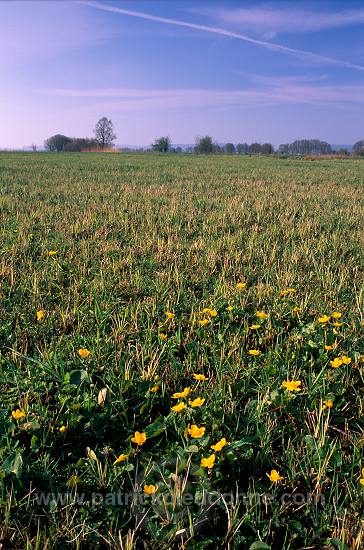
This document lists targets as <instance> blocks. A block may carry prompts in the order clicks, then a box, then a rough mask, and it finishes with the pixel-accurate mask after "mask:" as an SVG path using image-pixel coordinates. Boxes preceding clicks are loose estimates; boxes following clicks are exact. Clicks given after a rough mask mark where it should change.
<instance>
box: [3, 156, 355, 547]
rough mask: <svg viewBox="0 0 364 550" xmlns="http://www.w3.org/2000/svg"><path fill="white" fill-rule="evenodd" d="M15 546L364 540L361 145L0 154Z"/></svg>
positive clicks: (6, 438)
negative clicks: (318, 150)
mask: <svg viewBox="0 0 364 550" xmlns="http://www.w3.org/2000/svg"><path fill="white" fill-rule="evenodd" d="M0 211H1V248H0V251H1V252H0V285H1V286H0V304H1V317H0V388H1V406H0V437H1V442H0V525H1V526H0V546H1V544H2V546H1V547H2V548H14V549H16V548H19V549H23V548H26V549H28V550H36V549H37V550H38V549H47V550H50V549H57V550H59V549H66V548H77V549H93V548H112V549H120V550H121V549H128V550H130V549H131V548H145V549H147V548H148V549H170V548H178V549H179V548H181V549H182V548H186V549H188V548H193V549H205V548H206V549H209V548H215V547H216V545H220V546H221V547H222V548H229V549H247V550H249V549H250V550H269V549H272V550H278V549H285V550H288V549H289V550H293V549H304V548H307V549H308V548H310V549H327V550H330V549H335V550H339V549H340V550H346V549H352V550H359V549H361V548H363V547H364V521H363V511H364V456H363V447H364V431H363V429H364V422H363V389H364V331H363V327H364V307H363V302H364V296H363V292H364V278H363V274H364V231H363V230H364V161H362V160H354V159H339V160H333V159H329V160H304V159H289V158H288V159H279V158H269V157H248V156H247V157H245V156H227V155H221V156H192V155H191V156H189V155H168V154H167V155H158V154H100V153H95V154H94V153H89V154H87V153H85V154H76V153H75V154H51V153H49V154H48V153H35V154H33V153H24V154H20V153H1V154H0Z"/></svg>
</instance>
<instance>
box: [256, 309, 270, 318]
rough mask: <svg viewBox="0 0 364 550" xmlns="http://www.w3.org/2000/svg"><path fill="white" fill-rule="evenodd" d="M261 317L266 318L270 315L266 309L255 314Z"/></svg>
mask: <svg viewBox="0 0 364 550" xmlns="http://www.w3.org/2000/svg"><path fill="white" fill-rule="evenodd" d="M255 315H256V316H257V317H258V318H259V319H266V318H267V317H268V315H267V314H266V313H264V311H257V312H256V314H255Z"/></svg>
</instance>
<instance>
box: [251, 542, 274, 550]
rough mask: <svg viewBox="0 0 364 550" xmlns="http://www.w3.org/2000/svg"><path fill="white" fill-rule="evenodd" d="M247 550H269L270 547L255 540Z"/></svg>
mask: <svg viewBox="0 0 364 550" xmlns="http://www.w3.org/2000/svg"><path fill="white" fill-rule="evenodd" d="M249 550H270V546H269V545H268V544H265V542H262V541H261V540H257V541H256V542H253V544H251V545H250V546H249Z"/></svg>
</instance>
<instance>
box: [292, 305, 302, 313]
mask: <svg viewBox="0 0 364 550" xmlns="http://www.w3.org/2000/svg"><path fill="white" fill-rule="evenodd" d="M300 311H302V310H301V308H300V307H298V306H295V307H294V308H293V309H292V313H299V312H300Z"/></svg>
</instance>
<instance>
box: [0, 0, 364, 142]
mask: <svg viewBox="0 0 364 550" xmlns="http://www.w3.org/2000/svg"><path fill="white" fill-rule="evenodd" d="M0 75H1V76H0V121H1V123H0V147H22V146H26V145H30V144H31V143H36V144H38V145H41V144H42V143H43V141H44V139H45V138H47V137H48V136H50V135H52V134H55V133H63V134H66V135H70V136H79V137H82V136H91V135H92V130H93V127H94V125H95V123H96V121H97V120H98V118H100V117H101V116H108V117H110V118H111V119H112V120H113V122H114V125H115V129H116V134H117V143H120V144H141V145H148V144H150V143H151V142H152V141H153V140H154V138H156V137H158V136H160V135H166V134H169V135H170V137H171V138H172V141H173V142H174V143H193V142H194V140H195V138H196V136H198V135H204V134H211V135H212V136H213V137H214V139H216V140H217V141H220V142H225V141H233V142H235V143H237V142H245V141H248V142H252V141H259V142H264V141H270V142H272V143H274V144H275V145H278V144H279V143H284V142H290V141H293V140H294V139H297V138H311V137H312V138H320V139H324V140H327V141H329V142H330V143H348V144H350V143H353V142H355V141H357V140H358V139H363V138H364V3H363V2H362V1H359V0H358V1H356V2H355V1H341V2H335V1H330V2H317V1H313V2H309V1H306V2H294V1H289V2H288V1H287V2H279V1H274V2H258V1H256V2H254V1H253V0H252V1H249V2H248V1H240V2H238V1H237V0H236V1H233V2H227V1H221V2H219V1H210V2H208V1H200V2H199V1H198V0H195V1H193V2H192V1H187V0H186V1H183V2H182V1H173V2H171V1H167V0H165V1H159V2H155V1H153V0H149V1H134V2H123V1H112V0H110V1H106V0H105V1H101V0H98V1H93V0H82V1H78V2H77V1H74V2H73V1H67V2H62V1H57V2H56V1H49V2H48V1H45V0H43V1H37V2H33V1H31V0H28V1H26V2H16V1H15V2H14V1H13V2H10V1H9V2H7V1H2V2H0Z"/></svg>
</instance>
